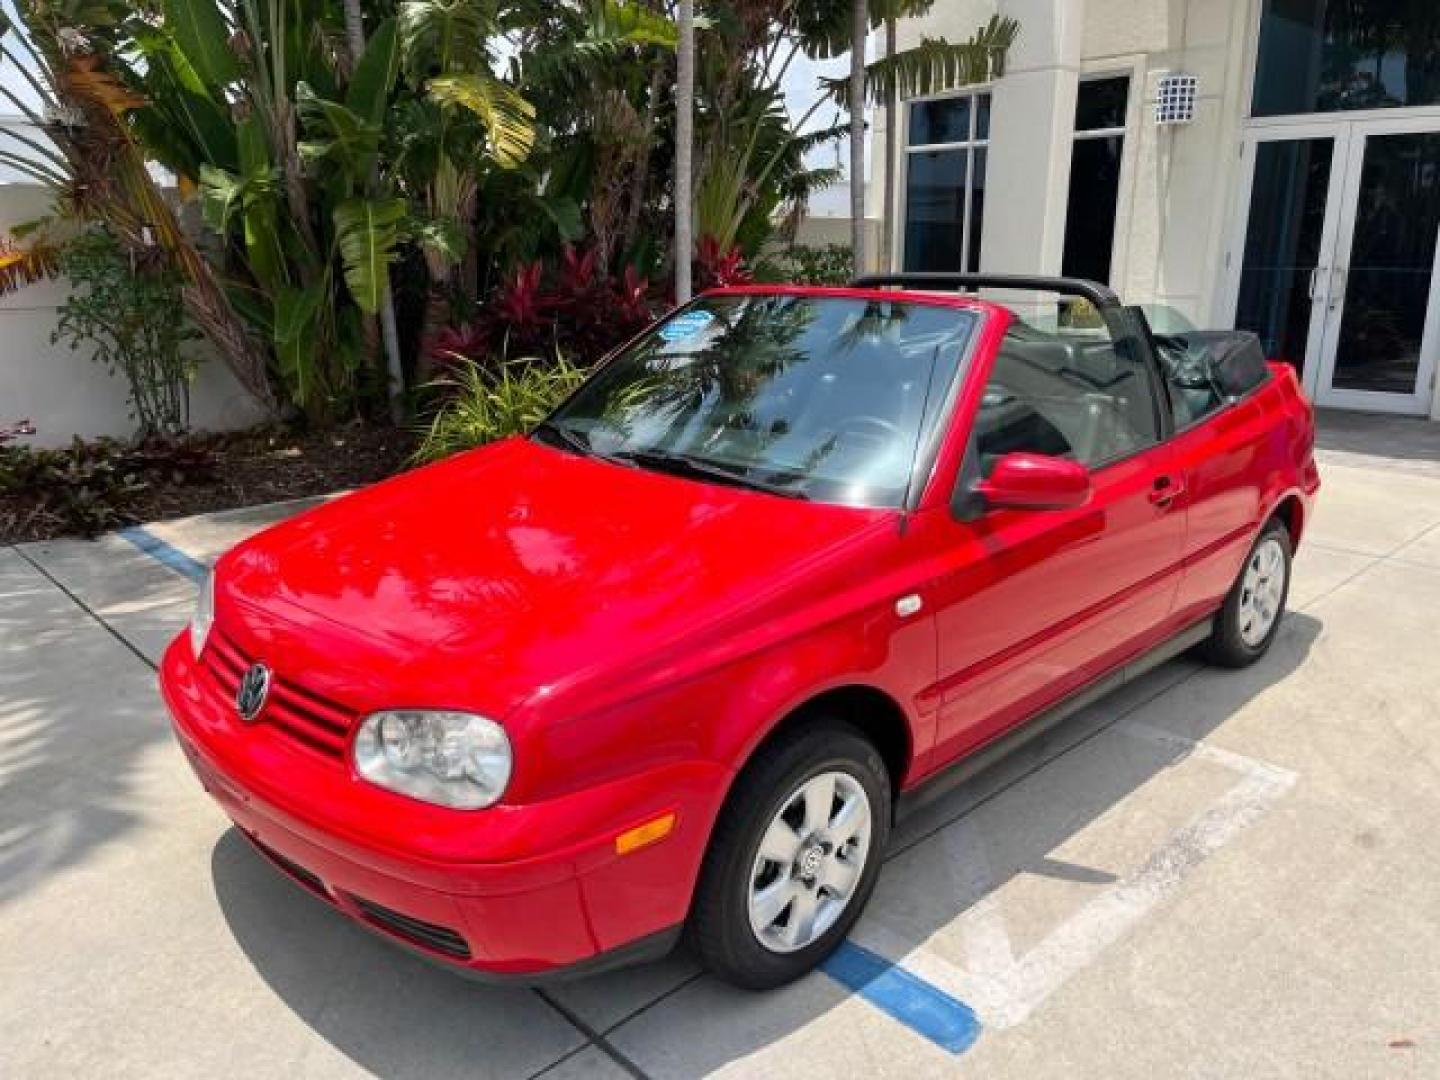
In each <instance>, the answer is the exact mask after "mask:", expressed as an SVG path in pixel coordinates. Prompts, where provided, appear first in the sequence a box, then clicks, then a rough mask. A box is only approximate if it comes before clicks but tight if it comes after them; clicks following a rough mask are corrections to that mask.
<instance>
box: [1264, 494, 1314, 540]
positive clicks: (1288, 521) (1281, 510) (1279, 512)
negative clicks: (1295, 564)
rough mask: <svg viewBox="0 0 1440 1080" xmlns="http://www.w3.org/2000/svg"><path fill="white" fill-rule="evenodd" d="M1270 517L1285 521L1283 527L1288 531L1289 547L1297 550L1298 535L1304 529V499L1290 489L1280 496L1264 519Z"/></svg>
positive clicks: (1269, 518)
mask: <svg viewBox="0 0 1440 1080" xmlns="http://www.w3.org/2000/svg"><path fill="white" fill-rule="evenodd" d="M1272 519H1279V520H1280V521H1282V522H1284V523H1285V528H1286V530H1287V531H1288V532H1289V533H1290V548H1291V550H1292V551H1298V550H1299V548H1300V536H1301V534H1302V533H1303V532H1304V531H1305V501H1304V500H1303V499H1302V498H1301V497H1300V495H1299V493H1298V492H1294V491H1292V492H1289V493H1287V494H1286V495H1284V496H1282V497H1281V499H1280V501H1279V502H1277V503H1276V504H1275V507H1274V508H1273V509H1272V510H1271V511H1270V513H1269V515H1268V516H1267V517H1266V518H1265V520H1266V521H1270V520H1272Z"/></svg>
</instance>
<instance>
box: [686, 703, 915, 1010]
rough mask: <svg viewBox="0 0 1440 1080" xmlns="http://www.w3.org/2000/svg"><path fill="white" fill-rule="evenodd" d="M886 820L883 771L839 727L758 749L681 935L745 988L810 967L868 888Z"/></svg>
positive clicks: (862, 742)
mask: <svg viewBox="0 0 1440 1080" xmlns="http://www.w3.org/2000/svg"><path fill="white" fill-rule="evenodd" d="M890 815H891V797H890V777H889V773H888V772H887V771H886V768H885V763H884V762H883V761H882V760H881V758H880V755H879V753H878V752H877V751H876V749H875V747H874V746H873V745H872V744H871V743H870V742H869V740H867V739H866V738H865V737H864V736H863V735H861V734H860V732H859V731H857V730H856V729H855V728H853V727H851V726H850V725H849V724H845V723H842V722H840V721H835V720H829V719H823V720H817V721H816V722H815V723H812V724H807V725H806V726H805V727H803V728H799V729H797V730H796V731H794V732H790V733H785V734H782V735H781V736H780V737H779V738H778V739H777V740H776V741H775V742H774V743H772V744H771V745H769V746H766V747H764V748H762V749H761V750H760V751H759V753H758V754H757V755H756V756H755V758H754V759H753V760H752V761H751V762H750V764H749V765H747V766H746V768H745V770H744V772H742V773H741V775H740V778H739V779H738V780H737V781H736V782H735V786H734V789H733V790H732V791H731V794H730V797H729V799H728V800H727V801H726V804H725V807H724V809H723V810H722V811H721V813H720V818H719V820H718V821H717V823H716V826H715V833H714V835H713V836H712V837H711V840H710V848H709V850H708V851H707V853H706V857H705V864H704V866H703V867H702V869H701V872H700V882H699V886H698V888H697V891H696V896H695V905H694V909H693V911H692V914H691V920H690V933H691V938H692V941H693V943H694V947H695V951H696V952H697V953H698V955H699V957H700V960H701V962H702V963H704V965H705V966H706V967H708V968H709V969H710V970H711V971H712V972H714V973H715V974H716V975H718V976H719V977H720V978H722V979H724V980H726V981H727V982H730V983H734V984H735V985H737V986H741V987H745V988H747V989H751V990H768V989H771V988H773V987H776V986H781V985H783V984H785V983H788V982H790V981H792V980H794V979H797V978H799V977H800V976H801V975H804V974H805V973H806V972H807V971H810V970H811V969H812V968H814V967H815V966H816V965H817V964H819V963H820V962H821V961H822V960H824V959H825V957H826V956H828V955H829V954H830V953H831V952H832V951H833V950H834V949H835V947H836V946H837V945H839V944H840V942H841V941H842V940H843V939H844V937H845V935H846V934H847V933H848V932H849V931H850V927H851V926H853V925H854V923H855V920H856V919H857V918H859V916H860V912H861V911H862V910H863V909H864V907H865V904H866V902H867V901H868V900H869V899H870V894H871V893H872V892H873V891H874V889H875V880H876V878H877V877H878V876H879V872H880V863H881V859H882V856H883V853H884V850H885V843H886V840H887V839H888V838H889V834H890Z"/></svg>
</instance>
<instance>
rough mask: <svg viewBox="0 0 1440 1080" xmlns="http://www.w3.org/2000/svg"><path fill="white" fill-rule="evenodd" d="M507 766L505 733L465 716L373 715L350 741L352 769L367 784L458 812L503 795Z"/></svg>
mask: <svg viewBox="0 0 1440 1080" xmlns="http://www.w3.org/2000/svg"><path fill="white" fill-rule="evenodd" d="M510 764H511V762H510V740H509V738H507V737H506V735H505V729H504V728H502V727H501V726H500V725H499V724H497V723H495V721H493V720H487V719H485V717H483V716H473V715H471V714H470V713H460V712H438V711H430V710H420V709H397V710H394V711H391V712H378V713H372V714H371V715H370V716H367V717H366V718H365V722H364V723H362V724H361V725H360V732H359V734H358V735H356V736H355V769H356V771H357V772H359V774H360V775H361V776H363V777H364V778H365V779H366V780H369V781H370V782H371V783H372V784H378V785H379V786H380V787H383V788H389V789H390V790H391V791H398V792H400V793H401V794H404V795H409V796H411V797H412V798H416V799H423V800H424V801H425V802H431V803H437V804H438V805H440V806H450V807H454V808H455V809H457V810H478V809H480V808H481V807H485V806H489V805H490V804H491V803H493V802H495V801H496V800H498V799H499V798H500V796H501V795H503V794H505V785H506V784H507V783H509V782H510Z"/></svg>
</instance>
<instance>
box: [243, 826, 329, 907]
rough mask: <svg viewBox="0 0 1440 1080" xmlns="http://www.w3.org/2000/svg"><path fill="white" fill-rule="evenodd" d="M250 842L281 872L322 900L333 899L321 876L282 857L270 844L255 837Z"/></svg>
mask: <svg viewBox="0 0 1440 1080" xmlns="http://www.w3.org/2000/svg"><path fill="white" fill-rule="evenodd" d="M246 835H247V836H248V835H249V834H248V833H247V834H246ZM250 842H251V843H252V844H254V845H255V848H256V850H257V851H259V852H260V854H261V855H264V856H265V857H266V858H267V859H269V860H270V861H271V862H272V863H274V864H275V865H276V866H278V867H279V868H280V869H281V870H283V871H285V873H287V874H289V875H290V876H291V877H292V878H294V879H295V880H296V881H297V882H299V883H300V884H301V885H304V886H305V887H306V888H307V889H309V890H310V891H311V892H313V893H314V894H315V895H316V896H318V897H320V898H321V899H322V900H330V899H331V896H330V891H329V890H328V889H326V888H325V883H324V882H323V881H321V880H320V877H319V875H317V874H314V873H311V872H310V871H309V870H306V869H305V867H303V866H301V865H300V864H299V863H297V862H293V861H291V860H290V859H287V858H286V857H285V856H284V855H281V854H280V852H278V851H276V850H275V849H274V848H272V847H270V846H269V845H268V844H265V843H264V842H262V841H261V840H259V839H257V838H256V837H254V836H251V837H250Z"/></svg>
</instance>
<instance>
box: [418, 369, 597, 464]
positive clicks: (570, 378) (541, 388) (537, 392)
mask: <svg viewBox="0 0 1440 1080" xmlns="http://www.w3.org/2000/svg"><path fill="white" fill-rule="evenodd" d="M586 374H587V373H586V371H585V370H584V369H583V368H581V367H579V366H577V365H576V364H573V363H571V362H570V361H569V360H566V359H565V358H564V357H557V358H556V359H555V360H554V361H553V362H551V363H543V362H541V361H538V360H514V361H508V362H505V363H500V364H497V365H495V366H494V367H482V366H481V365H480V364H477V363H474V362H471V361H463V362H461V363H460V364H459V365H458V366H457V367H456V368H455V370H454V373H453V374H452V375H450V376H448V377H446V378H444V379H441V380H439V381H437V382H436V383H434V384H432V385H433V386H434V388H436V389H438V390H439V391H440V392H441V393H442V395H443V396H442V399H441V404H440V406H439V408H438V409H437V411H436V413H435V416H434V419H432V420H431V421H430V423H429V424H428V425H427V426H426V427H424V428H423V429H422V430H421V432H420V436H421V441H420V447H419V449H417V450H416V451H415V460H416V461H438V460H439V459H440V458H443V457H448V456H449V455H451V454H454V453H458V452H459V451H461V450H469V449H471V448H472V447H476V446H481V445H483V444H485V443H488V442H493V441H494V440H496V439H503V438H505V437H506V436H508V435H518V434H521V433H523V432H526V431H529V430H530V429H531V428H532V427H534V426H535V425H536V424H538V423H539V422H540V421H541V420H543V419H545V416H546V414H548V413H549V412H550V410H551V409H553V408H554V407H555V406H556V405H558V404H559V403H560V401H561V399H562V398H564V397H565V395H567V394H569V393H570V391H572V390H574V389H575V388H576V387H577V386H579V385H580V383H581V382H583V381H584V380H585V376H586Z"/></svg>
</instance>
